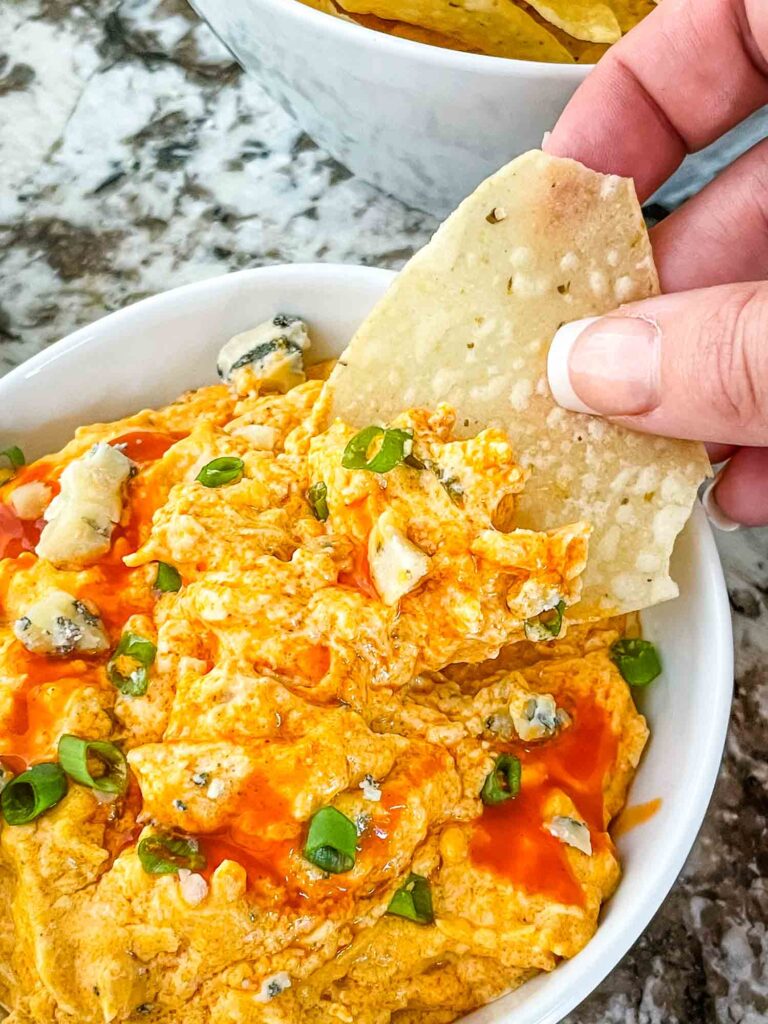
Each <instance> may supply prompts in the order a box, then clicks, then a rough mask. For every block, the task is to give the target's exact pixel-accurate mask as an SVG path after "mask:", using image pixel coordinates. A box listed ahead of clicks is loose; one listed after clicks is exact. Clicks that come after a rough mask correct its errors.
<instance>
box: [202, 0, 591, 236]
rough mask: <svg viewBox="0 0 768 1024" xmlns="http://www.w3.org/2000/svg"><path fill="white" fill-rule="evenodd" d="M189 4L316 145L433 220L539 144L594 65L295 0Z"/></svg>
mask: <svg viewBox="0 0 768 1024" xmlns="http://www.w3.org/2000/svg"><path fill="white" fill-rule="evenodd" d="M190 3H191V4H192V6H193V7H194V8H195V10H196V11H197V12H198V13H199V14H200V15H201V16H202V17H203V18H205V19H206V21H207V22H208V23H209V25H210V26H211V27H212V28H213V30H214V32H215V33H216V35H217V36H218V37H219V38H220V39H221V40H222V42H223V43H224V44H225V45H226V46H227V47H228V48H229V50H231V52H232V53H233V54H234V55H235V57H236V58H237V60H238V61H239V62H240V63H241V64H242V66H243V67H244V68H245V69H246V71H253V72H256V73H257V74H258V75H259V77H260V79H261V81H262V84H263V85H264V87H265V89H266V90H267V91H268V92H269V93H270V95H271V96H272V97H273V98H274V99H276V100H277V101H278V102H279V103H280V104H282V106H283V107H285V108H286V110H288V111H289V113H291V114H292V115H293V117H294V118H295V119H296V120H297V121H298V123H299V124H300V125H301V127H302V128H304V130H305V131H306V132H307V134H308V135H310V136H311V137H312V138H313V139H314V140H315V141H316V142H317V143H318V144H319V145H321V146H323V148H324V149H326V150H328V152H329V153H331V155H332V156H334V157H336V159H337V160H339V161H340V162H341V163H342V164H344V166H345V167H348V168H349V169H350V170H351V171H353V172H354V173H355V174H358V175H359V176H360V177H361V178H363V179H364V180H365V181H369V182H372V183H373V184H374V185H378V187H379V188H381V189H383V190H384V191H385V192H390V193H391V194H392V195H395V196H397V197H398V198H399V199H402V200H403V201H404V202H406V203H410V204H411V205H412V206H416V207H418V208H419V209H422V210H428V211H430V212H432V213H434V214H436V215H437V216H439V217H444V216H445V215H446V214H448V213H449V212H450V211H451V210H453V209H454V207H456V206H458V204H459V203H460V202H461V200H462V199H463V198H464V197H465V196H468V195H469V194H470V192H472V191H473V189H474V188H475V186H476V185H478V184H479V183H480V182H481V181H482V180H483V179H484V178H487V177H488V175H489V174H492V173H493V172H494V171H496V170H498V168H499V167H501V166H502V164H505V163H507V161H508V160H511V159H512V158H513V157H515V156H518V155H519V154H520V153H523V152H525V151H526V150H528V149H534V148H536V147H537V146H539V145H541V140H542V136H543V135H544V132H546V131H548V130H549V129H550V128H552V126H553V125H554V123H555V121H556V120H557V118H558V115H559V114H560V112H561V111H562V109H563V107H564V106H565V104H566V103H567V102H568V100H569V98H570V96H571V94H572V93H573V92H574V90H575V89H576V87H577V86H578V85H579V83H580V82H581V81H583V79H584V78H585V77H586V75H587V73H588V72H589V70H590V65H585V64H543V63H538V62H534V61H523V60H508V59H506V58H503V57H486V56H484V55H482V54H476V53H462V52H460V51H457V50H446V49H442V48H439V47H436V46H428V45H426V44H424V43H416V42H412V41H411V40H409V39H400V38H399V37H397V36H390V35H387V34H386V33H383V32H375V31H372V30H371V29H367V28H363V27H362V26H361V25H355V24H352V23H351V22H347V21H342V20H341V19H340V18H334V17H332V16H331V15H328V14H324V13H322V12H321V11H316V10H313V9H312V8H310V7H307V6H305V5H304V4H302V3H299V2H298V0H190Z"/></svg>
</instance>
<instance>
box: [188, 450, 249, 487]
mask: <svg viewBox="0 0 768 1024" xmlns="http://www.w3.org/2000/svg"><path fill="white" fill-rule="evenodd" d="M244 469H245V463H244V462H243V460H242V459H238V458H237V456H236V455H222V456H221V457H220V458H218V459H213V460H212V461H211V462H208V463H206V465H205V466H203V468H202V469H201V470H200V472H199V473H198V474H197V476H196V477H195V479H196V480H199V481H200V483H201V484H202V485H203V487H223V486H224V484H231V483H234V482H235V481H237V480H239V479H240V477H241V476H242V475H243V470H244Z"/></svg>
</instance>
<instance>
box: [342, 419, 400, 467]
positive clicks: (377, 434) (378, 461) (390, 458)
mask: <svg viewBox="0 0 768 1024" xmlns="http://www.w3.org/2000/svg"><path fill="white" fill-rule="evenodd" d="M377 438H381V445H380V447H379V450H378V451H377V452H376V454H375V455H374V456H373V457H372V458H370V459H369V458H368V449H369V448H370V447H371V444H372V443H373V442H374V441H375V440H376V439H377ZM412 449H413V434H412V433H411V432H410V431H408V430H398V429H397V427H392V428H390V429H388V430H385V429H384V428H383V427H377V426H370V427H365V428H364V429H363V430H361V431H360V432H359V433H357V434H355V436H354V437H353V438H351V439H350V441H349V443H348V444H347V447H346V448H345V449H344V454H343V455H342V457H341V464H342V466H343V467H344V469H367V470H368V471H369V472H370V473H388V472H389V471H390V470H391V469H394V468H395V466H398V465H399V464H400V463H401V462H403V461H404V460H405V459H406V458H407V457H408V456H409V455H410V454H411V451H412Z"/></svg>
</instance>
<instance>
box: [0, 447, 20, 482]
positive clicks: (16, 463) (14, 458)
mask: <svg viewBox="0 0 768 1024" xmlns="http://www.w3.org/2000/svg"><path fill="white" fill-rule="evenodd" d="M0 459H5V460H6V461H7V462H8V465H7V466H0V484H7V483H8V481H9V480H13V478H14V477H15V476H16V471H17V470H19V469H21V467H22V466H23V465H24V463H25V462H26V459H25V458H24V452H23V451H22V450H21V448H19V446H18V445H15V444H14V445H11V447H10V448H4V449H3V450H2V451H0Z"/></svg>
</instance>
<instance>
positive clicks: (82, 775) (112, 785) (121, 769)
mask: <svg viewBox="0 0 768 1024" xmlns="http://www.w3.org/2000/svg"><path fill="white" fill-rule="evenodd" d="M89 760H90V762H91V765H92V766H93V767H94V768H95V767H96V766H97V765H98V766H99V767H100V769H101V772H100V774H98V775H96V776H94V775H93V774H92V773H91V770H90V768H89V767H88V762H89ZM59 764H60V765H61V767H62V768H63V769H64V771H65V772H66V773H67V775H69V777H70V778H72V779H74V780H75V782H79V783H81V784H82V785H83V786H88V787H89V788H90V789H97V790H98V791H99V792H100V793H124V792H125V791H126V789H127V788H128V763H127V761H126V760H125V754H124V753H123V752H122V750H120V748H119V747H116V746H115V744H114V743H109V742H108V741H107V740H84V739H81V738H80V737H79V736H71V735H69V734H68V735H66V736H62V737H61V739H60V740H59Z"/></svg>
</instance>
